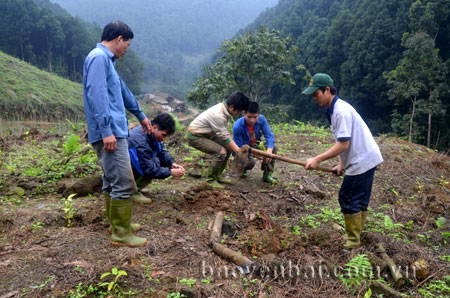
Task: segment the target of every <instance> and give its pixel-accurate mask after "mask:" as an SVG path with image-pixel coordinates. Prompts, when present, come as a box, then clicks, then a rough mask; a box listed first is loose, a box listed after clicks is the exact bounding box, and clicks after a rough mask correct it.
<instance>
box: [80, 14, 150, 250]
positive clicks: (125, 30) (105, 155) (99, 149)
mask: <svg viewBox="0 0 450 298" xmlns="http://www.w3.org/2000/svg"><path fill="white" fill-rule="evenodd" d="M133 37H134V34H133V31H132V30H131V28H130V27H128V26H127V25H126V24H125V23H123V22H120V21H115V22H111V23H109V24H107V25H106V26H105V28H104V29H103V33H102V37H101V43H98V44H97V47H96V48H95V49H93V50H92V51H91V52H90V53H89V54H88V56H87V57H86V59H85V61H84V67H83V97H84V112H85V115H86V122H87V126H88V141H89V143H90V144H92V146H93V147H94V150H95V152H96V153H97V156H98V159H99V161H100V163H101V166H102V170H103V177H102V178H103V192H104V198H105V207H106V213H107V216H108V219H109V220H110V223H111V243H112V244H113V245H119V246H130V247H138V246H144V245H146V243H147V240H146V239H145V238H141V237H137V236H135V235H133V233H132V231H135V230H137V229H139V225H137V224H131V215H132V201H131V195H132V194H134V193H135V192H136V183H135V181H134V179H133V173H132V169H131V165H130V157H129V155H128V143H127V138H128V120H127V117H126V110H128V111H130V112H131V113H132V114H133V115H135V116H136V117H137V118H138V119H139V121H140V122H141V124H142V128H143V130H144V132H145V133H151V125H150V121H149V120H148V119H147V117H146V116H145V114H144V113H143V112H142V110H141V108H140V106H139V104H138V102H137V100H136V98H135V97H134V96H133V94H132V93H131V91H130V90H129V89H128V87H127V86H126V85H125V83H124V82H123V81H122V80H121V79H120V77H119V75H118V74H117V71H116V68H115V66H116V59H119V58H121V57H122V56H123V55H124V54H125V53H126V51H127V48H128V46H129V45H130V42H131V39H132V38H133Z"/></svg>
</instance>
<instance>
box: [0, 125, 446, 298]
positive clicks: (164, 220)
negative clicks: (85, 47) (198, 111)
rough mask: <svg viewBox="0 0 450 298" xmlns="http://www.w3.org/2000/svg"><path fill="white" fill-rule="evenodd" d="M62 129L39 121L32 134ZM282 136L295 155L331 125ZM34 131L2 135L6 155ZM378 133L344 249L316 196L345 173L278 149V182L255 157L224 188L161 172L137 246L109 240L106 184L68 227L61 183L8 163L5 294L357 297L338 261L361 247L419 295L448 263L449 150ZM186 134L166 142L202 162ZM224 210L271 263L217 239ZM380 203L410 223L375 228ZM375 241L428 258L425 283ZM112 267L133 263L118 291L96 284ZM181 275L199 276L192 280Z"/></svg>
mask: <svg viewBox="0 0 450 298" xmlns="http://www.w3.org/2000/svg"><path fill="white" fill-rule="evenodd" d="M58 137H59V136H57V135H53V136H47V135H43V134H40V133H39V132H38V133H36V137H35V138H34V140H35V142H36V143H39V142H40V141H41V140H43V139H46V138H58ZM276 138H277V143H278V144H280V150H279V152H280V154H282V155H285V156H288V157H291V158H296V159H299V160H305V159H306V158H308V157H311V156H313V155H314V154H317V153H319V152H322V151H324V150H325V149H326V148H328V147H329V146H330V145H331V144H332V139H331V137H330V136H328V137H326V138H322V139H319V138H317V137H314V136H310V135H309V134H308V133H307V132H302V133H290V132H282V133H278V134H277V136H276ZM27 141H29V139H28V140H27V139H26V138H20V136H19V137H15V136H8V137H3V138H2V139H1V142H0V145H1V148H2V151H3V154H2V155H1V158H4V157H5V156H6V155H7V154H5V153H7V152H8V151H9V150H20V148H21V144H23V142H27ZM377 142H378V143H379V145H380V148H381V150H382V154H383V157H384V160H385V161H384V163H383V164H382V165H381V166H379V167H378V169H377V171H376V174H375V181H374V186H373V194H372V199H371V203H370V206H371V208H372V209H371V211H370V213H369V225H368V228H367V229H366V230H365V232H363V236H362V247H361V248H359V249H356V250H353V251H352V252H350V253H346V252H344V251H343V250H342V245H343V243H344V237H343V235H341V234H340V233H339V232H337V231H336V230H335V229H333V224H334V223H338V224H339V223H340V224H341V225H342V221H339V220H338V219H337V218H333V217H332V216H328V217H327V216H325V215H323V216H322V217H318V216H317V215H318V214H325V213H324V212H323V211H322V210H321V208H324V207H329V208H330V210H336V209H337V208H338V207H339V205H338V202H337V193H338V190H339V187H340V184H341V182H342V178H341V177H334V176H331V175H328V174H325V173H322V172H311V171H305V170H304V169H303V168H302V167H300V166H298V165H292V164H288V163H285V162H281V161H280V162H277V163H276V170H275V176H276V177H277V178H278V181H279V182H278V183H277V184H275V185H270V184H267V183H264V182H263V181H262V179H261V178H262V172H261V170H260V169H259V164H257V166H256V167H255V168H254V169H253V170H252V171H251V175H250V176H249V177H247V178H245V179H243V178H240V177H238V176H236V174H234V173H232V172H231V170H229V169H228V170H227V175H229V177H230V178H231V179H233V181H234V184H233V185H226V186H225V188H224V189H212V188H210V187H208V186H206V185H205V184H204V182H203V181H204V180H203V179H202V178H200V179H196V178H193V177H191V176H190V175H186V176H185V178H183V179H167V180H164V181H154V182H153V183H152V184H151V185H149V186H148V188H147V192H148V193H150V197H151V198H152V200H153V203H152V204H151V205H139V204H135V205H134V207H133V208H134V210H133V221H134V222H137V223H140V224H141V225H142V229H141V230H140V231H138V232H137V235H139V236H141V237H145V238H147V239H148V245H147V246H145V247H142V248H126V247H125V248H124V247H121V248H118V247H113V246H111V244H110V241H109V234H108V228H109V223H108V222H107V219H106V216H105V212H104V205H103V201H102V199H101V194H100V193H93V194H91V195H88V196H84V197H78V198H76V199H74V204H75V208H76V213H75V215H74V223H73V224H72V225H71V226H70V227H67V220H66V217H65V213H64V211H63V209H62V208H63V207H64V204H63V201H62V200H61V199H62V195H61V194H60V193H57V192H48V193H47V194H45V195H38V196H34V195H32V193H33V187H36V185H38V183H39V181H34V180H33V179H32V178H30V177H28V178H26V179H25V178H24V177H21V176H20V175H19V176H12V175H9V176H5V175H3V177H2V179H3V189H2V190H1V193H0V194H1V195H2V196H3V197H8V192H10V191H11V189H13V188H14V187H16V186H19V185H20V186H21V187H22V188H24V189H25V194H24V196H23V197H22V198H23V199H22V200H21V202H20V203H17V202H12V201H7V202H5V201H0V297H5V298H6V297H100V296H103V297H108V296H109V297H167V296H168V295H169V294H173V297H176V296H174V295H175V293H183V294H184V295H186V296H187V297H349V296H355V297H356V296H362V295H364V293H365V291H366V290H367V284H362V285H361V286H359V287H356V290H355V289H354V290H349V289H346V288H345V286H344V285H343V283H342V282H341V281H340V280H339V279H338V278H337V277H336V275H335V274H334V273H335V272H336V268H337V269H338V270H337V271H338V273H339V272H340V273H343V271H342V270H341V271H340V269H339V268H341V269H342V268H344V267H345V264H347V263H348V262H349V261H350V260H351V259H352V258H353V257H355V256H357V255H359V254H366V255H368V256H369V259H370V260H371V263H372V266H374V268H375V267H376V266H377V265H378V266H379V268H380V269H379V271H380V276H381V277H382V278H383V279H384V280H385V281H386V282H387V283H388V284H390V285H391V287H393V288H395V289H396V290H397V291H399V292H401V293H404V294H408V295H410V296H413V297H414V296H420V295H419V294H418V289H420V288H423V287H424V286H426V285H427V284H428V283H429V282H430V281H432V280H443V279H444V277H445V276H446V275H450V269H449V268H450V266H449V261H446V260H444V259H443V258H442V256H449V255H450V249H449V244H448V242H449V241H450V239H446V238H445V237H444V236H442V235H443V232H448V231H449V230H450V229H449V220H450V217H449V206H450V204H449V201H450V200H449V197H450V196H449V194H450V188H449V185H448V181H449V180H450V172H449V168H450V158H449V157H448V156H446V155H443V154H440V153H437V152H434V151H432V150H429V149H427V148H425V147H423V146H419V145H415V144H410V143H407V142H405V141H401V140H398V139H393V138H387V137H382V138H378V139H377ZM184 143H185V142H184V140H183V139H182V134H180V133H178V134H176V135H175V136H174V137H172V138H171V139H169V140H168V141H167V142H166V145H167V147H168V148H169V149H170V150H171V152H172V153H173V155H174V156H175V157H176V160H177V162H178V163H180V164H183V165H184V167H185V168H186V169H189V170H192V171H194V170H200V171H201V170H202V167H201V166H199V165H198V163H199V161H200V160H201V158H203V157H204V156H203V155H201V156H194V158H193V159H187V160H189V162H186V161H185V157H189V156H191V154H192V153H191V152H189V149H188V148H186V147H185V146H183V144H184ZM1 162H2V160H1V159H0V163H1ZM205 162H206V163H207V160H206V159H205ZM326 165H328V166H332V165H333V164H332V162H329V163H327V164H326ZM2 173H5V170H4V169H2ZM96 174H97V175H100V174H101V172H100V171H99V170H98V171H97V172H96ZM70 181H74V180H73V179H71V180H70ZM446 182H447V183H446ZM55 187H56V186H55ZM218 211H223V212H224V213H225V226H224V235H223V237H222V239H223V240H222V243H223V244H224V245H226V246H227V247H229V248H231V249H233V250H235V251H239V252H241V253H242V254H243V255H245V256H247V257H248V258H250V259H251V260H253V261H255V262H259V263H260V264H263V266H264V268H265V271H264V272H262V271H260V272H259V273H257V272H253V273H252V274H247V275H246V274H242V273H240V271H239V270H238V269H237V268H236V266H235V265H234V264H232V263H230V262H229V261H227V260H225V259H223V258H221V257H219V256H218V255H216V254H215V253H214V252H213V251H212V249H211V247H210V246H209V237H210V228H211V226H212V221H213V220H214V218H215V215H216V213H217V212H218ZM337 214H338V215H339V212H337ZM380 214H384V215H389V217H390V218H391V219H392V222H393V223H401V224H403V227H400V228H396V229H394V230H392V231H389V230H388V229H385V230H383V231H379V230H376V227H377V226H378V227H379V225H380V224H382V222H383V218H380V216H379V215H380ZM308 216H309V217H308ZM439 217H443V218H445V219H447V222H446V223H445V224H444V226H443V227H438V226H437V225H436V222H435V220H436V219H437V218H439ZM375 222H377V223H378V225H376V224H375ZM395 233H401V234H398V235H397V237H396V236H394V235H395ZM225 234H226V235H225ZM380 242H383V243H385V244H386V249H387V254H388V255H389V256H390V257H391V258H392V259H393V260H394V261H395V263H396V264H397V265H398V266H400V269H401V272H403V273H405V272H406V271H407V268H409V273H410V274H411V273H412V272H411V269H410V266H411V264H412V263H413V262H415V261H417V260H419V259H424V260H425V261H426V264H427V269H428V274H427V275H426V278H429V279H428V280H426V281H425V282H423V283H422V280H423V279H422V280H420V279H418V278H415V277H414V276H413V275H412V274H411V275H410V276H409V277H408V281H407V283H406V284H405V285H403V286H400V287H397V286H395V284H394V282H393V279H392V276H391V274H390V272H389V270H388V269H387V268H386V267H385V266H384V263H383V262H382V261H381V256H380V254H379V253H377V249H376V245H377V243H380ZM113 267H116V268H118V269H120V270H124V271H126V273H127V275H126V276H120V278H118V280H117V288H116V291H112V292H109V293H106V287H101V286H99V284H101V283H102V282H105V281H107V282H110V281H113V276H112V275H110V276H108V277H106V278H103V279H100V277H101V276H102V274H104V273H106V272H111V270H112V268H113ZM282 268H285V269H286V270H285V271H284V272H282V270H281V269H282ZM288 270H290V272H288ZM282 273H283V274H282ZM183 279H184V280H185V281H186V280H189V279H195V280H196V282H195V284H194V285H192V287H189V286H188V285H187V284H186V283H185V282H183ZM89 286H91V290H89ZM77 287H78V288H77ZM89 291H91V292H90V293H89ZM102 292H103V293H106V294H102ZM179 297H180V296H179ZM373 297H375V295H373ZM384 297H387V296H386V295H385V296H384Z"/></svg>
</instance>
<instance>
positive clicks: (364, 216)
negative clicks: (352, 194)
mask: <svg viewBox="0 0 450 298" xmlns="http://www.w3.org/2000/svg"><path fill="white" fill-rule="evenodd" d="M366 223H367V211H361V232H362V230H364V226H365V225H366Z"/></svg>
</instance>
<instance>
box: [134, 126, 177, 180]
mask: <svg viewBox="0 0 450 298" xmlns="http://www.w3.org/2000/svg"><path fill="white" fill-rule="evenodd" d="M128 151H129V153H130V161H131V166H132V168H133V173H135V174H136V173H138V174H139V175H141V176H144V177H145V178H155V179H164V178H167V177H169V176H170V175H171V172H170V168H171V166H172V164H173V163H174V162H175V160H174V158H173V157H172V156H171V155H170V154H169V151H167V150H165V149H164V144H163V143H162V142H156V141H155V139H154V138H153V134H151V135H146V134H145V133H144V132H143V131H142V127H141V126H140V125H139V126H138V127H136V128H134V129H132V130H131V131H130V137H129V138H128Z"/></svg>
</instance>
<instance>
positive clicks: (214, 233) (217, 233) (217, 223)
mask: <svg viewBox="0 0 450 298" xmlns="http://www.w3.org/2000/svg"><path fill="white" fill-rule="evenodd" d="M222 225H223V212H218V213H217V215H216V219H215V220H214V224H213V227H212V229H211V236H210V238H209V241H210V244H211V245H213V244H214V243H215V242H220V239H221V238H222Z"/></svg>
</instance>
